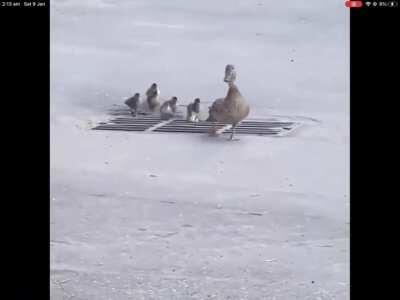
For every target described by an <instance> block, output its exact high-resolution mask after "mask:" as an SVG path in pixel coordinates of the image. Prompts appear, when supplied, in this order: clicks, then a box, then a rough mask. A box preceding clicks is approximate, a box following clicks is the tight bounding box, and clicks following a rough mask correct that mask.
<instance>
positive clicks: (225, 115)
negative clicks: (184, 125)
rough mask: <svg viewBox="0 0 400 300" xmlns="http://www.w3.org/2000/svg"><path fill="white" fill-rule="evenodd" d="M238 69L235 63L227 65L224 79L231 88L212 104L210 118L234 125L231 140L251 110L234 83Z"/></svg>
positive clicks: (213, 129)
mask: <svg viewBox="0 0 400 300" xmlns="http://www.w3.org/2000/svg"><path fill="white" fill-rule="evenodd" d="M235 80H236V71H235V67H234V66H233V65H227V66H226V67H225V77H224V81H225V82H226V83H228V86H229V89H228V93H227V94H226V97H225V98H219V99H217V100H215V101H214V103H213V104H212V105H211V107H210V110H209V113H210V117H209V119H210V120H212V121H214V122H217V123H218V122H221V123H228V124H231V125H232V134H231V136H230V138H229V140H233V137H234V135H235V129H236V126H237V124H238V123H239V122H241V121H242V120H244V119H245V118H246V117H247V116H248V115H249V112H250V107H249V105H248V104H247V102H246V100H245V99H244V98H243V96H242V94H240V92H239V89H238V87H237V86H236V85H235V84H234V82H235ZM211 133H212V134H213V135H216V133H217V128H216V124H215V123H214V126H213V128H212V132H211Z"/></svg>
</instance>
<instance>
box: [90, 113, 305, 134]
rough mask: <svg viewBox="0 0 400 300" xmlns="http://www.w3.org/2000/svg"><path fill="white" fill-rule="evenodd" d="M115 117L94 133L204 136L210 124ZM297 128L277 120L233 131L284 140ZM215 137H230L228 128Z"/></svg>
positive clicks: (126, 115)
mask: <svg viewBox="0 0 400 300" xmlns="http://www.w3.org/2000/svg"><path fill="white" fill-rule="evenodd" d="M110 114H111V115H113V116H115V118H114V119H111V120H109V121H108V122H102V123H100V124H99V125H98V126H96V127H94V128H93V129H94V130H117V131H145V132H161V133H162V132H165V133H166V132H170V133H208V132H209V130H210V129H211V128H212V126H213V123H212V122H206V121H200V122H197V123H193V122H188V121H186V120H185V119H184V118H183V116H179V115H178V116H177V117H176V118H173V119H170V120H167V121H164V120H161V118H160V116H159V115H157V114H152V115H145V114H140V115H137V116H136V117H134V116H132V115H131V113H130V111H129V110H127V109H114V110H112V111H111V112H110ZM299 126H300V124H299V123H297V122H289V121H277V120H272V119H271V120H260V119H257V120H252V119H246V120H245V121H243V122H241V123H240V124H238V126H237V127H236V134H249V135H268V136H284V135H287V134H289V133H290V132H292V131H293V130H294V129H296V128H298V127H299ZM218 131H219V133H231V132H232V129H231V125H229V124H221V123H219V124H218Z"/></svg>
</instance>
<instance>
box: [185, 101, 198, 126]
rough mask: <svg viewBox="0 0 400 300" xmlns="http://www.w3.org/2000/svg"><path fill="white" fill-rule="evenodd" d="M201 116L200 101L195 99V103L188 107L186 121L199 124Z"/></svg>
mask: <svg viewBox="0 0 400 300" xmlns="http://www.w3.org/2000/svg"><path fill="white" fill-rule="evenodd" d="M199 115H200V99H199V98H196V99H194V102H193V103H190V104H189V105H188V106H187V114H186V120H187V121H189V122H199Z"/></svg>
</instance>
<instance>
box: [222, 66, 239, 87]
mask: <svg viewBox="0 0 400 300" xmlns="http://www.w3.org/2000/svg"><path fill="white" fill-rule="evenodd" d="M235 79H236V71H235V66H234V65H226V67H225V77H224V81H225V82H227V83H233V82H234V81H235Z"/></svg>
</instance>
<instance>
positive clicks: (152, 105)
mask: <svg viewBox="0 0 400 300" xmlns="http://www.w3.org/2000/svg"><path fill="white" fill-rule="evenodd" d="M146 96H147V104H148V106H149V109H150V111H152V112H154V111H156V110H157V109H158V108H159V107H160V90H159V89H158V86H157V83H153V84H152V85H151V86H150V88H149V89H148V90H147V91H146Z"/></svg>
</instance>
